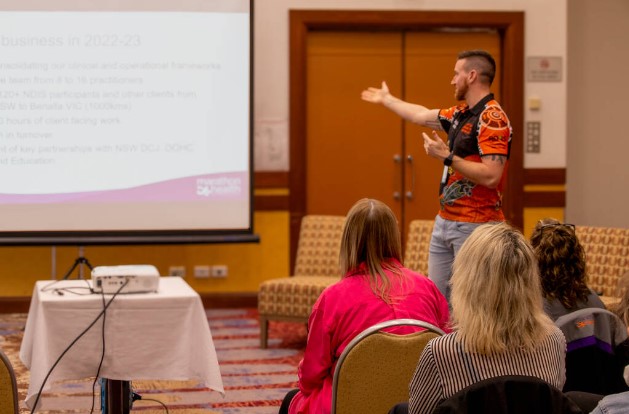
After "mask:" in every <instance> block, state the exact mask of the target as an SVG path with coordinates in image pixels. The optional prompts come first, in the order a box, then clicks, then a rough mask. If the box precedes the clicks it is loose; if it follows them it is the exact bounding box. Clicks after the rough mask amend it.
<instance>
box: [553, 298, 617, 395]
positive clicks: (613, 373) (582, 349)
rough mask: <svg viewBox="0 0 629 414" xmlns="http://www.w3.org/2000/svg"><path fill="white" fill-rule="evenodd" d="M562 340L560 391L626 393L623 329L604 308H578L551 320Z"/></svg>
mask: <svg viewBox="0 0 629 414" xmlns="http://www.w3.org/2000/svg"><path fill="white" fill-rule="evenodd" d="M555 325H557V326H558V327H559V328H560V329H561V330H562V332H563V334H564V336H565V337H566V343H567V353H566V384H565V386H564V389H563V391H585V392H590V393H595V394H603V395H607V394H613V393H618V392H623V391H627V390H629V388H628V387H627V384H626V383H625V381H624V378H623V371H624V368H625V365H627V364H628V363H629V340H628V339H627V328H626V327H625V325H624V323H623V322H622V321H621V320H620V318H618V317H617V316H616V315H614V314H613V313H611V312H609V311H608V310H605V309H599V308H586V309H579V310H577V311H574V312H571V313H569V314H567V315H564V316H561V317H559V318H558V319H557V320H556V321H555Z"/></svg>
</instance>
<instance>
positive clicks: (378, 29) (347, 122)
mask: <svg viewBox="0 0 629 414" xmlns="http://www.w3.org/2000/svg"><path fill="white" fill-rule="evenodd" d="M289 15H290V29H289V32H290V45H289V47H290V66H289V72H290V174H289V191H290V194H289V200H290V206H289V209H290V245H291V268H292V267H293V265H294V258H295V253H296V250H297V240H298V238H299V227H300V223H301V218H302V217H303V216H304V215H306V214H341V215H344V214H346V213H347V211H348V209H349V208H350V206H351V205H352V204H353V203H354V202H355V201H356V200H358V199H360V198H363V197H372V198H377V199H379V200H382V201H383V202H385V203H387V204H388V205H389V206H391V208H392V209H393V210H394V211H395V213H396V215H397V216H398V219H399V221H400V229H401V230H402V231H403V232H404V231H405V230H406V229H407V228H408V223H409V222H410V221H411V220H413V219H415V218H427V219H432V218H434V217H435V215H436V214H437V212H438V209H439V204H438V188H439V180H440V176H441V172H442V165H441V164H440V163H439V162H438V161H436V160H433V159H430V158H428V157H427V156H426V155H425V153H424V151H423V147H422V139H421V132H422V131H425V129H422V128H420V127H418V126H417V125H412V124H408V123H405V122H403V121H402V120H401V119H400V118H398V117H397V116H396V115H394V114H392V113H391V112H389V111H388V110H386V109H385V108H383V107H381V106H376V105H373V104H370V103H367V102H364V101H362V100H361V99H360V93H361V91H362V90H363V89H365V88H366V87H368V86H379V85H380V83H381V82H382V81H383V80H385V81H387V83H388V85H389V87H390V89H391V91H392V92H393V93H394V94H395V95H396V96H398V97H400V98H402V99H404V100H407V101H409V102H414V103H420V104H423V105H425V106H428V107H434V108H443V107H449V106H452V105H455V104H456V101H455V99H454V96H453V94H454V89H453V87H452V86H451V85H450V81H451V79H452V76H453V69H454V64H455V61H456V55H457V54H458V53H459V52H460V51H461V50H464V49H480V48H483V49H487V50H489V51H490V52H491V53H492V54H494V56H495V57H496V61H497V64H498V76H497V78H496V79H495V80H494V85H493V88H492V89H493V91H494V93H495V94H496V96H497V97H498V99H499V100H500V102H501V104H502V106H503V108H504V109H505V111H506V112H507V114H509V118H510V120H511V125H512V127H513V129H514V138H513V140H514V143H513V145H512V147H511V158H510V161H509V174H508V176H507V181H508V183H507V189H506V192H505V197H504V200H503V201H504V203H503V209H504V212H505V215H506V217H507V220H508V221H509V222H510V223H512V224H514V225H515V226H517V227H521V226H522V221H523V208H522V205H523V203H522V195H523V145H522V130H523V118H524V107H523V102H524V13H523V12H490V11H482V12H472V11H365V10H362V11H356V10H291V11H290V12H289ZM442 137H443V134H442ZM409 156H410V157H409ZM403 237H404V236H403Z"/></svg>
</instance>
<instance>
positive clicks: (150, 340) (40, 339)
mask: <svg viewBox="0 0 629 414" xmlns="http://www.w3.org/2000/svg"><path fill="white" fill-rule="evenodd" d="M51 283H53V281H50V280H48V281H38V282H36V284H35V289H34V291H33V298H32V300H31V304H30V309H29V311H28V318H27V320H26V328H25V332H24V339H23V341H22V346H21V348H20V359H21V360H22V362H23V363H24V365H25V366H26V367H27V368H28V369H30V372H31V380H30V384H29V387H28V393H27V395H26V404H27V406H28V407H29V408H33V407H32V405H33V404H34V403H35V400H36V398H37V392H38V391H39V388H40V387H41V384H42V382H43V380H44V378H45V376H46V374H47V373H48V371H49V370H50V368H51V367H52V365H53V364H54V363H55V361H56V360H57V358H58V357H59V355H61V353H62V352H63V351H64V350H65V349H66V347H67V346H68V345H69V344H70V343H71V342H72V341H73V340H74V339H75V338H76V337H77V336H79V334H80V333H81V332H82V331H83V330H85V328H87V327H88V326H89V324H90V323H91V322H92V321H93V320H94V319H95V318H96V317H97V315H98V314H99V313H100V312H101V311H102V309H103V302H102V297H101V295H100V294H95V293H93V294H89V295H84V296H83V295H75V294H72V293H70V292H67V291H63V290H61V289H64V288H68V287H74V288H76V292H81V290H80V289H81V288H85V287H87V283H88V281H85V280H62V281H57V282H56V283H55V284H54V285H50V284H51ZM55 289H60V291H62V292H64V293H63V295H60V294H59V293H57V291H55ZM82 292H83V293H86V292H87V289H84V290H83V291H82ZM112 296H113V295H105V300H106V301H108V300H109V299H111V297H112ZM101 352H102V320H99V321H98V322H96V324H94V326H93V327H92V328H91V329H90V330H89V331H88V332H87V333H86V334H85V335H84V336H83V337H82V338H81V339H80V340H79V341H78V342H77V343H76V344H75V345H74V346H73V347H72V348H71V349H70V351H68V352H67V353H66V355H65V356H64V357H63V359H62V360H61V362H60V363H59V364H58V365H57V367H56V368H55V369H54V371H53V372H52V374H51V375H50V377H49V378H48V380H47V382H46V386H45V388H44V390H46V389H48V388H49V386H50V384H51V383H52V382H54V381H56V380H66V379H81V378H87V377H94V376H95V375H96V371H97V369H98V364H99V362H100V358H101ZM99 376H100V377H102V378H107V379H111V380H122V381H130V380H139V379H143V380H159V379H162V380H164V379H169V380H189V379H197V380H200V381H201V382H202V383H204V384H205V386H207V387H208V388H210V389H212V390H215V391H218V392H220V393H224V389H223V381H222V379H221V374H220V370H219V366H218V360H217V358H216V351H215V349H214V343H213V341H212V336H211V333H210V328H209V326H208V322H207V318H206V315H205V310H204V309H203V304H202V302H201V298H200V297H199V295H198V294H197V293H196V292H195V291H194V290H193V289H192V288H191V287H190V286H189V285H188V284H187V283H186V282H185V281H184V280H183V279H181V278H179V277H161V278H160V284H159V292H157V293H135V294H119V295H118V296H116V298H115V299H114V300H113V302H112V303H111V305H110V306H109V308H107V312H106V322H105V358H104V360H103V365H102V367H101V371H100V374H99ZM42 400H43V399H40V401H39V403H38V409H45V401H42Z"/></svg>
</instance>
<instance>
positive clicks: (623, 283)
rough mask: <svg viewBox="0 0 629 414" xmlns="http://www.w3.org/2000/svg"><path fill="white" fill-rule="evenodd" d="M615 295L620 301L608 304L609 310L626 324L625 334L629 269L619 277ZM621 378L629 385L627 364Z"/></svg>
mask: <svg viewBox="0 0 629 414" xmlns="http://www.w3.org/2000/svg"><path fill="white" fill-rule="evenodd" d="M616 295H617V296H618V297H620V301H619V302H618V303H615V304H613V305H612V306H610V308H611V309H610V310H611V311H612V312H614V313H615V314H616V315H618V317H619V318H620V319H621V320H622V321H623V322H624V324H625V326H627V334H629V271H628V272H625V273H624V274H623V275H622V276H621V277H620V280H619V281H618V290H617V292H616ZM623 378H624V379H625V382H626V383H627V385H629V365H627V366H626V367H625V372H624V375H623Z"/></svg>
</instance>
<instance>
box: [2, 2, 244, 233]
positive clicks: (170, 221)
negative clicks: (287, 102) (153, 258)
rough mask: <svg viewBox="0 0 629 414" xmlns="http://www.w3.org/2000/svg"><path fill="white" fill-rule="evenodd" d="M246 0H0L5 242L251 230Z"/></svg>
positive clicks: (3, 221)
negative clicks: (79, 0) (78, 0)
mask: <svg viewBox="0 0 629 414" xmlns="http://www.w3.org/2000/svg"><path fill="white" fill-rule="evenodd" d="M252 12H253V11H252V8H251V2H250V0H220V1H219V0H215V1H212V0H196V1H193V0H177V1H174V0H172V1H165V0H156V1H155V0H154V1H146V0H145V1H139V0H125V1H113V0H100V1H93V0H88V1H81V2H77V1H70V0H38V1H28V0H27V1H24V0H21V1H18V0H12V1H7V0H0V177H2V179H0V244H17V245H19V244H42V245H44V244H109V243H112V244H113V243H187V242H191V243H196V242H214V241H220V242H225V241H255V239H256V236H255V235H253V234H252V228H253V223H252V220H253V214H252V189H251V183H252V179H251V177H252V159H253V158H252V155H251V148H252V145H251V144H252V126H251V125H252V122H251V120H252V103H251V102H252V96H251V95H252V36H251V33H252V21H253V19H252Z"/></svg>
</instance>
